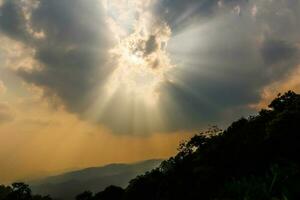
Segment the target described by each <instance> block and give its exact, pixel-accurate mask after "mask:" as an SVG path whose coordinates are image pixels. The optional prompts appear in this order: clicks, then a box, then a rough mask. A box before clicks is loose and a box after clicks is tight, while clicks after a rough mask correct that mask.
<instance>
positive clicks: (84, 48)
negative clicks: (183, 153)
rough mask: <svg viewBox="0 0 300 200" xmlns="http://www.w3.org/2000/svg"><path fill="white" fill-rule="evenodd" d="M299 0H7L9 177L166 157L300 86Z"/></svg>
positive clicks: (0, 56) (4, 156) (1, 171)
mask: <svg viewBox="0 0 300 200" xmlns="http://www.w3.org/2000/svg"><path fill="white" fill-rule="evenodd" d="M299 27H300V1H298V0H59V1H53V0H0V44H1V45H0V183H9V182H12V181H16V180H29V179H35V178H39V177H43V176H49V175H53V174H57V173H61V172H65V171H69V170H74V169H81V168H85V167H91V166H101V165H105V164H108V163H116V162H136V161H139V160H145V159H151V158H167V157H169V156H172V155H174V154H175V153H176V151H177V147H178V144H179V143H180V141H183V140H186V139H188V138H190V137H191V136H192V135H193V134H195V133H197V132H199V131H201V130H205V129H207V128H209V127H210V126H212V125H218V126H219V127H221V128H226V126H227V125H229V124H230V122H232V121H234V120H237V119H239V118H240V117H243V116H244V117H246V116H248V115H252V114H255V113H256V112H257V111H258V110H259V109H261V108H266V107H267V105H268V103H270V101H271V100H272V99H273V98H274V97H276V96H277V94H278V93H283V92H285V91H288V90H294V91H295V92H300V78H299V77H300V61H299V55H300V54H299V48H300V28H299Z"/></svg>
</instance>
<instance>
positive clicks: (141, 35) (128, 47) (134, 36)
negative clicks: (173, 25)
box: [105, 0, 172, 103]
mask: <svg viewBox="0 0 300 200" xmlns="http://www.w3.org/2000/svg"><path fill="white" fill-rule="evenodd" d="M148 4H149V3H148ZM105 8H106V9H107V11H108V20H107V21H108V24H109V25H110V28H111V29H112V30H113V32H114V34H115V38H116V41H117V42H116V43H117V44H116V46H115V47H114V48H113V49H111V51H110V55H111V60H113V65H114V67H115V70H114V72H113V74H112V76H111V77H110V79H109V81H108V82H107V85H106V88H107V91H108V92H109V93H111V94H113V93H115V92H116V91H117V90H118V89H120V88H121V89H122V91H123V92H126V93H127V94H128V95H131V96H134V97H135V98H138V99H141V100H142V101H143V102H145V103H155V102H156V101H157V99H158V97H159V86H160V84H161V83H162V82H164V81H165V80H166V73H167V72H168V71H169V70H170V69H171V68H172V65H171V64H170V59H169V57H168V54H167V52H166V46H167V43H168V40H169V38H170V36H171V30H170V28H169V26H168V25H167V24H165V23H163V22H161V21H159V20H157V19H155V18H154V17H153V16H152V15H151V13H150V12H148V11H147V3H146V4H140V3H138V2H137V1H134V0H133V1H118V2H117V3H114V1H111V2H110V3H109V5H106V6H105Z"/></svg>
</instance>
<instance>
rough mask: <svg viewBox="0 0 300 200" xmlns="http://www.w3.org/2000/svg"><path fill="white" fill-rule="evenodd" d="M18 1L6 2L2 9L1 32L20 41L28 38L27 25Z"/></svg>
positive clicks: (0, 10)
mask: <svg viewBox="0 0 300 200" xmlns="http://www.w3.org/2000/svg"><path fill="white" fill-rule="evenodd" d="M18 3H20V2H19V1H18V0H5V1H4V2H3V5H2V6H1V8H0V31H1V32H4V33H5V34H8V35H10V36H11V37H14V38H18V39H25V38H26V35H27V34H26V23H25V19H24V16H23V12H22V7H21V5H19V4H18Z"/></svg>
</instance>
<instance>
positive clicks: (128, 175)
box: [30, 159, 162, 200]
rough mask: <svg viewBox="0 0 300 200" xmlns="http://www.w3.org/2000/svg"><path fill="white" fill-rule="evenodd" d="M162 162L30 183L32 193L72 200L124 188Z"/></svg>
mask: <svg viewBox="0 0 300 200" xmlns="http://www.w3.org/2000/svg"><path fill="white" fill-rule="evenodd" d="M161 162H162V160H159V159H157V160H147V161H142V162H138V163H134V164H110V165H106V166H103V167H93V168H87V169H83V170H79V171H73V172H69V173H65V174H61V175H58V176H53V177H48V178H45V179H42V180H38V181H35V182H31V183H30V186H31V188H32V191H33V193H36V194H43V195H48V194H49V195H51V196H52V197H54V198H58V199H64V200H68V199H74V198H75V195H76V194H78V193H79V192H80V191H84V190H90V191H94V192H96V191H100V190H103V189H104V188H105V187H107V186H109V185H117V186H120V187H126V186H127V185H128V183H129V181H130V180H131V179H132V178H134V177H136V176H137V175H139V174H143V173H145V172H146V171H149V170H152V169H154V168H156V167H158V166H159V164H160V163H161Z"/></svg>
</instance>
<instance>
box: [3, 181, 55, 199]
mask: <svg viewBox="0 0 300 200" xmlns="http://www.w3.org/2000/svg"><path fill="white" fill-rule="evenodd" d="M0 200H52V199H51V198H50V197H49V196H40V195H33V194H32V193H31V190H30V188H29V186H28V185H26V184H24V183H13V184H12V185H11V186H3V185H0Z"/></svg>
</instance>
